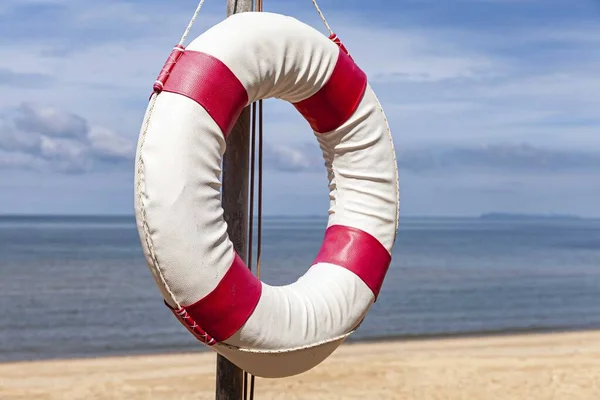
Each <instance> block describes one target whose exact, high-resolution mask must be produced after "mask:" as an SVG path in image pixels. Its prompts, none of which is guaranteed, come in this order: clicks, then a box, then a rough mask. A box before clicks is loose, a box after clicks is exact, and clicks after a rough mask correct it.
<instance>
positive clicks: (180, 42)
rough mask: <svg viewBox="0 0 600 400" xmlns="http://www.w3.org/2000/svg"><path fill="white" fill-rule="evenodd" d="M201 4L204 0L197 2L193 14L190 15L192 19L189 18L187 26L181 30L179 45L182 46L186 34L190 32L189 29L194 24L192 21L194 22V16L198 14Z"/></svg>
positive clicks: (196, 16)
mask: <svg viewBox="0 0 600 400" xmlns="http://www.w3.org/2000/svg"><path fill="white" fill-rule="evenodd" d="M203 4H204V0H200V2H199V3H198V7H196V11H194V15H193V16H192V19H191V20H190V23H189V24H188V26H187V28H186V29H185V31H184V32H183V35H182V36H181V40H180V41H179V46H183V43H184V42H185V39H187V37H188V35H189V34H190V31H191V30H192V26H194V23H195V22H196V18H198V14H200V9H201V8H202V5H203Z"/></svg>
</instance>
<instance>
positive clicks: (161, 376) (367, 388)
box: [0, 330, 600, 400]
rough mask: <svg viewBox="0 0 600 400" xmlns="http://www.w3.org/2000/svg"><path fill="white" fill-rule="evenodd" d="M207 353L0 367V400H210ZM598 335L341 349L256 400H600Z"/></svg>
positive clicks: (267, 383)
mask: <svg viewBox="0 0 600 400" xmlns="http://www.w3.org/2000/svg"><path fill="white" fill-rule="evenodd" d="M215 359H216V354H215V352H213V351H202V352H193V353H192V352H188V353H179V354H160V355H131V356H113V357H99V358H89V359H71V360H52V361H29V362H14V363H3V364H0V398H1V399H3V400H5V399H6V400H20V399H31V398H36V399H46V400H58V399H60V400H76V399H96V400H109V399H111V400H112V399H131V400H142V399H144V400H148V399H150V400H154V399H156V400H158V399H161V400H175V399H177V400H187V399H190V400H191V399H214V390H215ZM599 381H600V331H598V330H597V331H585V332H584V331H578V332H568V333H539V334H526V335H503V336H494V337H489V336H487V337H476V338H473V337H471V338H465V337H463V338H444V339H436V340H429V339H428V340H420V341H419V340H413V341H408V342H400V341H380V342H378V343H364V342H363V343H357V342H354V343H348V344H343V345H342V346H340V348H338V349H337V350H336V351H335V352H334V353H333V354H332V355H331V356H330V357H329V358H328V359H326V360H325V361H324V362H323V363H321V364H320V365H318V366H317V367H315V368H313V369H312V370H310V371H308V372H306V373H304V374H300V375H296V376H293V377H289V378H283V379H261V378H258V379H257V381H256V382H257V383H256V385H257V386H256V398H259V399H261V398H262V399H286V400H287V399H292V400H293V399H314V400H324V399H363V400H364V399H371V398H373V399H411V400H434V399H439V400H441V399H444V400H464V399H480V398H482V397H481V396H482V393H483V394H485V397H483V398H485V399H498V400H517V399H518V400H522V399H526V398H531V399H536V400H550V399H577V400H596V399H598V398H600V385H598V384H597V382H599Z"/></svg>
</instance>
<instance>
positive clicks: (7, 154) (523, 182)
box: [0, 0, 600, 217]
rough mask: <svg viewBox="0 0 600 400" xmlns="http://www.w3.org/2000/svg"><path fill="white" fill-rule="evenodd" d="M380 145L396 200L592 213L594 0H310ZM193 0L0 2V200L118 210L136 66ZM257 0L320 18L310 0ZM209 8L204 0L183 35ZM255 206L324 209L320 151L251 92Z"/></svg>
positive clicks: (148, 69)
mask: <svg viewBox="0 0 600 400" xmlns="http://www.w3.org/2000/svg"><path fill="white" fill-rule="evenodd" d="M319 4H320V6H321V8H322V10H323V12H324V14H325V15H326V17H327V19H328V20H329V22H330V25H331V26H332V28H333V30H334V31H335V32H336V33H337V34H338V35H339V36H340V37H341V39H342V40H343V41H344V43H345V45H346V47H347V48H348V49H349V51H350V52H351V53H352V55H353V57H354V59H355V60H356V62H357V63H358V64H359V65H360V66H361V68H362V69H363V70H364V71H365V72H366V73H367V76H368V78H369V81H370V83H371V85H372V87H373V89H374V90H375V92H376V94H377V96H378V97H379V98H380V100H381V103H382V106H383V108H384V110H385V112H386V115H387V117H388V119H389V122H390V126H391V130H392V134H393V136H394V143H395V147H396V151H397V157H398V166H399V174H400V175H399V177H400V203H401V204H400V210H401V214H402V215H419V216H441V215H446V216H468V215H478V214H480V213H484V212H491V211H496V212H510V213H544V214H545V213H560V214H577V215H581V216H590V217H600V206H599V204H600V134H599V133H600V114H599V113H598V110H600V1H597V0H577V1H574V0H444V1H439V0H385V1H384V0H370V1H358V0H344V1H341V0H321V1H320V2H319ZM195 7H196V4H195V1H193V0H185V1H184V0H170V1H165V0H162V1H158V0H144V1H141V0H140V1H115V0H105V1H102V2H98V1H90V0H2V2H1V3H0V214H6V213H11V214H14V213H18V214H23V213H26V214H32V213H33V214H132V213H133V169H134V167H133V162H134V153H135V146H136V142H137V138H138V134H139V130H140V126H141V122H142V118H143V114H144V112H145V109H146V106H147V101H148V96H149V94H150V91H151V88H152V83H153V82H154V80H155V78H156V75H157V73H158V71H159V70H160V68H161V67H162V65H163V63H164V60H165V59H166V57H167V55H168V53H169V52H170V50H171V48H172V46H173V45H174V44H175V43H176V42H177V41H178V40H179V37H180V36H181V33H182V32H183V30H184V28H185V26H186V25H187V22H188V20H189V18H190V16H191V14H192V12H193V10H194V8H195ZM264 9H265V11H269V12H278V13H282V14H287V15H291V16H293V17H295V18H298V19H299V20H301V21H303V22H305V23H308V24H310V25H312V26H313V27H315V28H317V29H319V30H320V31H321V32H323V33H326V30H325V29H324V27H323V26H322V24H321V21H320V20H319V18H318V16H317V14H316V13H315V11H314V9H313V8H312V4H311V1H310V0H265V1H264ZM223 18H225V0H206V3H205V6H204V8H203V9H202V11H201V13H200V16H199V18H198V21H197V24H196V25H195V27H194V29H193V30H192V33H191V38H194V37H196V36H198V35H199V34H201V33H202V31H203V30H205V29H207V28H208V27H210V26H212V25H214V24H216V23H218V22H219V21H221V20H223ZM264 106H265V159H264V163H265V172H264V213H265V214H269V215H281V214H300V215H302V214H311V215H326V213H327V207H328V197H327V176H326V172H325V169H324V166H323V161H322V160H321V155H320V150H319V148H318V145H317V143H316V140H315V138H314V135H313V134H312V132H311V131H310V129H309V126H308V124H307V123H306V122H305V121H304V120H302V118H301V117H300V116H299V115H298V114H297V112H296V111H295V110H294V108H293V107H292V106H291V105H289V104H286V103H284V102H282V101H278V100H267V101H265V104H264Z"/></svg>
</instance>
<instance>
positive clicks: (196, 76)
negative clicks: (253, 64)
mask: <svg viewBox="0 0 600 400" xmlns="http://www.w3.org/2000/svg"><path fill="white" fill-rule="evenodd" d="M163 92H171V93H178V94H181V95H183V96H186V97H189V98H190V99H192V100H194V101H195V102H196V103H198V104H200V105H201V106H202V107H204V109H205V110H206V111H207V112H208V114H209V115H210V116H211V117H212V119H213V120H214V121H215V122H216V123H217V125H219V128H221V131H222V132H223V135H224V136H225V137H227V135H229V132H231V129H232V128H233V125H234V124H235V121H236V120H237V118H238V117H239V116H240V114H241V112H242V110H243V109H244V107H245V106H246V105H247V103H248V93H247V92H246V89H245V88H244V85H242V83H241V82H240V81H239V79H238V78H237V77H236V76H235V75H234V74H233V72H231V70H230V69H229V68H228V67H227V66H226V65H225V64H223V62H221V61H220V60H219V59H217V58H215V57H213V56H211V55H208V54H205V53H200V52H197V51H189V50H186V51H185V52H184V53H183V55H182V56H181V57H180V58H179V59H178V60H177V64H175V66H174V67H173V70H172V71H171V72H170V74H169V77H168V79H166V82H165V84H164V89H163Z"/></svg>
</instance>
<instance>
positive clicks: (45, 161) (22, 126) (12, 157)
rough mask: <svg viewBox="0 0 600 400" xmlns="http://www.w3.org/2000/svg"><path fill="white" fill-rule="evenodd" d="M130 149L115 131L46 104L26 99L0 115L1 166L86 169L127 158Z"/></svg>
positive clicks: (126, 142)
mask: <svg viewBox="0 0 600 400" xmlns="http://www.w3.org/2000/svg"><path fill="white" fill-rule="evenodd" d="M133 152H134V144H133V143H132V142H131V141H129V140H127V139H125V138H123V137H121V136H120V135H118V134H117V133H115V132H113V131H111V130H109V129H107V128H103V127H98V126H93V125H92V126H90V125H89V124H88V123H87V121H86V120H85V119H83V118H82V117H80V116H78V115H74V114H72V113H68V112H65V111H61V110H58V109H56V108H53V107H49V106H40V105H38V104H33V103H25V104H22V105H21V106H19V107H18V108H17V109H16V110H12V111H11V112H9V113H7V114H6V115H5V116H4V117H3V118H1V119H0V167H2V168H12V169H34V170H40V171H41V170H47V169H50V170H54V171H57V172H89V171H92V170H95V169H98V168H100V169H106V168H108V167H109V165H108V164H107V163H105V161H110V163H109V164H115V165H119V163H121V162H127V161H130V160H131V159H132V157H133ZM113 166H114V165H113Z"/></svg>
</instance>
